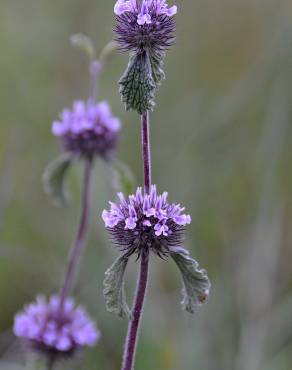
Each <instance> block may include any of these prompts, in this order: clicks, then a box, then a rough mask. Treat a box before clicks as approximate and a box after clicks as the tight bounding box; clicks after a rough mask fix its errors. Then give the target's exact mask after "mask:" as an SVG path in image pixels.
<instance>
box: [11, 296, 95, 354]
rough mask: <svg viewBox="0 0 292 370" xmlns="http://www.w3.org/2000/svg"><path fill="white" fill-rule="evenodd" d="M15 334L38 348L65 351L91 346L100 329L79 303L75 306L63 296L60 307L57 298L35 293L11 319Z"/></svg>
mask: <svg viewBox="0 0 292 370" xmlns="http://www.w3.org/2000/svg"><path fill="white" fill-rule="evenodd" d="M13 330H14V334H15V335H16V336H17V337H19V338H23V339H27V340H29V341H30V342H31V343H32V344H33V345H36V346H37V347H39V349H43V350H47V351H58V352H62V353H67V352H71V351H74V350H75V349H77V348H81V347H83V346H94V345H95V344H96V342H97V341H98V339H99V336H100V333H99V332H98V331H97V329H96V327H95V323H94V322H93V321H92V320H91V319H90V318H89V316H88V315H87V313H86V311H85V310H84V309H83V308H82V307H80V306H79V307H77V308H75V305H74V302H73V300H71V299H66V300H65V302H64V305H63V307H62V310H60V299H59V297H58V296H52V297H51V298H50V299H49V300H48V301H47V300H46V298H45V297H43V296H39V297H37V300H36V302H33V303H30V304H29V305H27V306H26V307H25V308H24V311H23V312H21V313H18V314H17V315H16V316H15V319H14V329H13Z"/></svg>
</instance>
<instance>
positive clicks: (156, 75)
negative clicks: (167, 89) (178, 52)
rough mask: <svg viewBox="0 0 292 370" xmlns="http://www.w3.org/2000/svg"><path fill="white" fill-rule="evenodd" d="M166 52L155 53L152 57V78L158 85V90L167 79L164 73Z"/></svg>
mask: <svg viewBox="0 0 292 370" xmlns="http://www.w3.org/2000/svg"><path fill="white" fill-rule="evenodd" d="M164 58H165V52H163V51H160V52H153V53H151V55H150V62H151V68H152V77H153V80H154V82H155V85H156V89H157V88H158V87H159V86H160V84H161V81H162V80H164V79H165V73H164V71H163V64H164Z"/></svg>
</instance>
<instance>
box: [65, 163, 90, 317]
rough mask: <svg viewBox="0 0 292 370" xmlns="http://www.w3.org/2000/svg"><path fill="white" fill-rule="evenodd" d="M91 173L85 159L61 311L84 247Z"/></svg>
mask: <svg viewBox="0 0 292 370" xmlns="http://www.w3.org/2000/svg"><path fill="white" fill-rule="evenodd" d="M91 172H92V160H91V159H87V160H86V161H85V169H84V182H83V193H82V210H81V217H80V222H79V227H78V231H77V234H76V237H75V240H74V242H73V244H72V247H71V251H70V254H69V258H68V263H67V267H66V272H65V278H64V283H63V286H62V288H61V291H60V309H61V310H62V309H63V305H64V302H65V299H66V297H67V296H68V294H69V292H70V290H71V288H72V286H73V283H74V278H75V274H76V270H77V269H78V265H79V260H80V256H81V253H82V250H83V248H84V245H85V243H84V242H85V236H86V232H87V226H88V219H89V197H90V185H91V184H90V183H91V181H90V180H91Z"/></svg>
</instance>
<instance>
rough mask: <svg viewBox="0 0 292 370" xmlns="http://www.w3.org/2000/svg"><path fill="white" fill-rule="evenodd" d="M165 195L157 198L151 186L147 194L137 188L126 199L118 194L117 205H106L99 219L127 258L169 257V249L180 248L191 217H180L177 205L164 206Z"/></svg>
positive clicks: (180, 213)
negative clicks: (146, 253) (148, 254)
mask: <svg viewBox="0 0 292 370" xmlns="http://www.w3.org/2000/svg"><path fill="white" fill-rule="evenodd" d="M167 196H168V194H167V193H166V192H164V193H163V194H161V195H159V194H157V190H156V186H155V185H153V186H151V189H150V192H149V194H145V193H143V191H142V188H138V189H137V191H136V194H134V195H130V196H129V197H128V198H125V196H124V195H123V194H122V193H119V194H118V197H119V203H117V204H116V203H113V202H110V210H109V211H107V210H104V211H103V213H102V218H103V220H104V223H105V226H106V228H107V229H108V230H109V232H110V233H111V235H112V236H113V240H114V242H115V244H116V245H117V246H119V247H120V248H122V250H126V251H127V252H128V253H129V255H130V254H132V253H138V255H140V253H141V252H143V250H152V251H153V252H155V253H156V254H158V255H159V256H165V255H167V254H168V253H169V248H170V247H172V246H177V245H181V244H182V241H183V232H184V228H185V226H186V225H187V224H190V222H191V217H190V216H189V215H187V214H184V213H183V212H184V208H183V207H181V206H180V205H179V204H175V203H172V204H170V203H168V202H167Z"/></svg>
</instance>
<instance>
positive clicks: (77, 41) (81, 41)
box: [70, 33, 95, 60]
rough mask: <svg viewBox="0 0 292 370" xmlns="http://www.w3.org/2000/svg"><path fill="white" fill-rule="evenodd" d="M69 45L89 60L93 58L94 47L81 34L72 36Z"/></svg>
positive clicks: (86, 37) (90, 41)
mask: <svg viewBox="0 0 292 370" xmlns="http://www.w3.org/2000/svg"><path fill="white" fill-rule="evenodd" d="M70 40H71V44H72V45H73V46H74V47H76V48H78V49H80V50H82V51H83V52H84V53H85V54H86V55H87V56H88V58H89V59H90V60H92V59H94V58H95V47H94V45H93V42H92V40H91V39H90V38H89V37H88V36H86V35H84V34H83V33H77V34H75V35H72V36H71V38H70Z"/></svg>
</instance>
